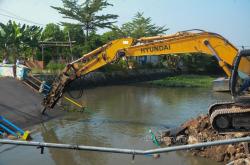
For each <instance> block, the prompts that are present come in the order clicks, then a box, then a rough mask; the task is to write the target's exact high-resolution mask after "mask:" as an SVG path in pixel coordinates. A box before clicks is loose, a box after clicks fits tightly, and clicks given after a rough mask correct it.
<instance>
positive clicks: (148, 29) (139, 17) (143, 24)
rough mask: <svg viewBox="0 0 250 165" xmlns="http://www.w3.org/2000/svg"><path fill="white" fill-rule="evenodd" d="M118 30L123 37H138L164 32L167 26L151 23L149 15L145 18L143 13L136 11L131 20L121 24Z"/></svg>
mask: <svg viewBox="0 0 250 165" xmlns="http://www.w3.org/2000/svg"><path fill="white" fill-rule="evenodd" d="M118 30H119V31H118V32H119V33H121V35H123V36H124V37H133V38H140V37H150V36H156V35H159V34H164V33H165V32H166V31H167V30H168V28H166V27H165V26H157V25H155V24H153V23H152V19H151V18H150V17H148V18H146V17H144V16H143V13H141V12H138V13H136V14H135V16H134V18H133V20H132V21H130V22H127V23H125V24H123V25H122V27H121V28H120V29H118Z"/></svg>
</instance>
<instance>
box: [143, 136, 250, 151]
mask: <svg viewBox="0 0 250 165" xmlns="http://www.w3.org/2000/svg"><path fill="white" fill-rule="evenodd" d="M249 141H250V136H248V137H243V138H235V139H226V140H217V141H209V142H204V143H196V144H188V145H180V146H172V147H166V148H159V149H152V150H148V151H145V154H156V153H164V152H172V151H180V150H190V149H197V148H202V147H210V146H218V145H227V144H235V143H240V142H249Z"/></svg>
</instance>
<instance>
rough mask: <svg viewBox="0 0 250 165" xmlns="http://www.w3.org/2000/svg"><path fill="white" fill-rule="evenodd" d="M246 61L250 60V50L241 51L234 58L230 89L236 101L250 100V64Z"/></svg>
mask: <svg viewBox="0 0 250 165" xmlns="http://www.w3.org/2000/svg"><path fill="white" fill-rule="evenodd" d="M246 62H250V50H242V51H240V52H239V54H238V56H236V57H235V60H234V65H233V69H232V76H231V79H230V90H231V94H232V96H233V98H234V100H235V101H236V102H241V101H242V100H248V102H249V101H250V91H249V88H250V66H248V65H245V63H246Z"/></svg>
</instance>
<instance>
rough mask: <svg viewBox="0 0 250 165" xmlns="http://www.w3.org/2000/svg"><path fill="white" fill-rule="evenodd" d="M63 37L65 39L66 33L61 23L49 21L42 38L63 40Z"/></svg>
mask: <svg viewBox="0 0 250 165" xmlns="http://www.w3.org/2000/svg"><path fill="white" fill-rule="evenodd" d="M63 39H64V35H63V32H62V30H61V29H60V26H59V25H56V24H54V23H49V24H47V25H46V27H45V29H44V31H43V33H42V40H45V41H62V40H63Z"/></svg>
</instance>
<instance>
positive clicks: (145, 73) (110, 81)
mask: <svg viewBox="0 0 250 165" xmlns="http://www.w3.org/2000/svg"><path fill="white" fill-rule="evenodd" d="M178 74H179V73H178V72H176V71H175V70H169V69H134V70H125V71H114V72H98V71H96V72H91V73H89V74H87V75H84V76H82V77H81V78H79V79H77V80H76V81H75V82H74V84H73V85H71V88H72V89H75V90H77V89H81V88H82V87H84V88H88V87H96V86H107V85H122V84H129V83H137V82H145V81H152V80H159V79H162V78H166V77H171V76H176V75H178ZM56 76H57V75H56V74H35V77H37V78H39V79H41V80H44V81H47V82H48V83H52V82H53V80H54V79H55V77H56Z"/></svg>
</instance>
